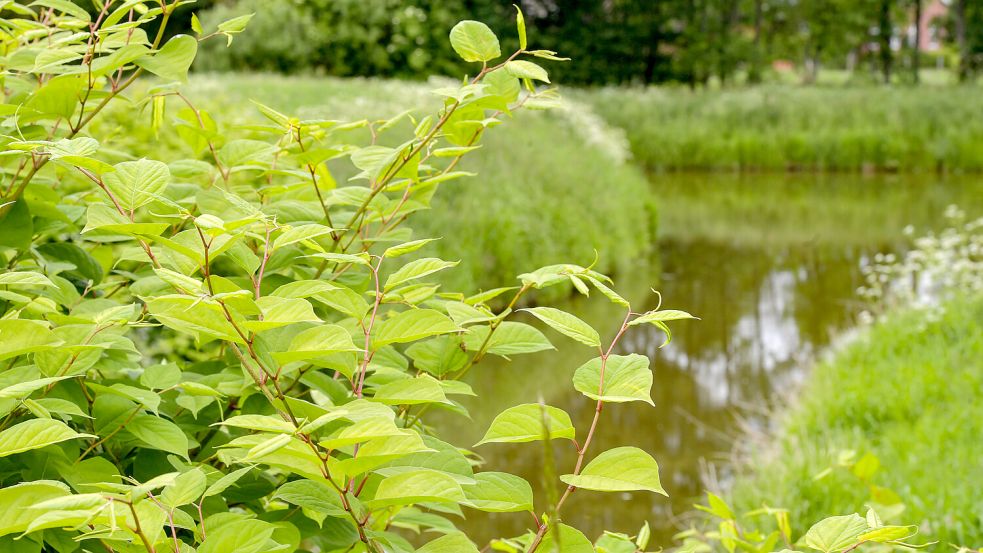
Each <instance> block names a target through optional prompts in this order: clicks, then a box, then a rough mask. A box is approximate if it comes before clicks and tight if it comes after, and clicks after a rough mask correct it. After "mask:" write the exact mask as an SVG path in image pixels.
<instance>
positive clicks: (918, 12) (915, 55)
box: [911, 0, 922, 84]
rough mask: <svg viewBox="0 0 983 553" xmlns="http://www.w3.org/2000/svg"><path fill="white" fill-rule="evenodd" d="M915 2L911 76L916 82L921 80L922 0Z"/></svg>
mask: <svg viewBox="0 0 983 553" xmlns="http://www.w3.org/2000/svg"><path fill="white" fill-rule="evenodd" d="M914 2H915V44H914V48H913V49H912V51H911V77H912V79H913V80H914V82H915V84H918V82H919V81H920V80H921V76H920V74H919V71H920V70H921V65H922V0H914Z"/></svg>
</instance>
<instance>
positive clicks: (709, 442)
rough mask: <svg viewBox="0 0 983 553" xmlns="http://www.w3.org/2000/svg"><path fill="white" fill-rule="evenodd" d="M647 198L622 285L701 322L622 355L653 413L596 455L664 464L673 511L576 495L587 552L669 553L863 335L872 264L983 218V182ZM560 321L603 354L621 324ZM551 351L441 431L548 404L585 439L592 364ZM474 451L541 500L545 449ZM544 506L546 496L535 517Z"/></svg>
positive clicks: (635, 414) (569, 517) (628, 408)
mask: <svg viewBox="0 0 983 553" xmlns="http://www.w3.org/2000/svg"><path fill="white" fill-rule="evenodd" d="M652 193H653V194H655V195H656V196H657V198H658V200H659V204H660V212H661V214H660V240H659V243H658V244H657V245H656V246H655V247H654V248H653V249H654V253H653V255H652V258H651V259H644V260H635V261H633V262H632V264H631V266H630V267H629V268H627V269H626V270H623V271H622V273H621V274H620V275H618V276H617V277H616V284H617V285H618V288H619V289H620V290H624V291H626V292H627V296H628V297H629V298H630V299H631V300H632V301H633V304H634V305H635V306H636V309H637V308H638V307H646V308H653V307H654V305H652V301H654V299H653V298H651V294H646V292H647V289H648V287H649V286H653V287H655V288H656V289H658V290H660V291H661V292H662V295H663V297H664V299H665V301H664V304H663V307H664V308H666V307H667V308H678V309H685V310H687V311H689V312H691V313H693V314H695V315H697V316H699V317H701V319H702V320H701V321H699V322H683V323H680V324H677V325H676V326H675V333H674V337H673V341H672V343H671V344H670V345H669V346H667V347H665V348H663V349H659V348H658V346H659V344H661V343H662V336H661V335H660V334H658V333H656V332H648V331H646V330H639V331H635V333H633V334H628V336H627V338H626V339H625V340H624V341H623V344H622V346H621V348H620V349H621V350H622V351H621V352H622V353H624V352H629V351H632V352H639V353H644V354H647V355H648V356H650V357H651V359H652V366H653V368H654V371H655V384H654V387H653V391H652V397H653V400H654V401H655V405H656V406H655V408H652V407H650V406H648V405H645V404H641V403H629V404H614V405H610V406H608V407H607V408H606V409H605V410H604V412H603V413H602V416H601V421H600V425H599V427H598V435H597V439H596V440H595V442H594V444H593V445H592V447H591V452H592V453H594V454H596V453H598V452H600V451H603V450H605V449H608V448H611V447H616V446H621V445H637V446H639V447H642V448H643V449H645V450H647V451H648V452H650V453H651V454H652V455H653V456H655V458H656V459H657V460H658V461H659V464H660V473H661V478H662V483H663V486H664V487H665V489H666V490H667V491H668V492H669V494H670V497H671V499H666V498H664V497H662V496H658V495H654V494H648V493H625V494H602V493H599V492H591V491H583V490H581V491H577V492H576V493H574V494H573V495H572V496H571V498H570V500H569V501H568V502H567V503H566V505H565V506H564V509H563V512H562V513H561V514H562V517H563V519H564V520H565V521H567V522H568V523H571V524H574V525H576V526H577V527H579V528H581V529H583V530H584V531H585V532H586V533H587V535H588V536H590V537H592V538H594V537H596V536H597V535H599V533H600V532H601V531H602V530H604V529H608V530H613V531H621V532H626V533H631V534H634V533H635V532H636V531H637V529H638V528H639V526H640V525H641V524H642V522H643V521H646V520H647V521H648V522H649V524H651V525H652V527H653V534H654V538H653V543H654V544H655V545H662V546H667V545H669V538H670V536H671V535H672V534H673V533H674V532H675V531H677V530H678V529H680V528H684V527H685V526H686V525H687V522H686V519H687V517H688V516H690V513H689V511H690V510H691V506H692V503H693V499H694V497H695V496H697V495H699V494H700V493H701V490H702V489H704V488H705V485H706V482H708V481H709V482H710V483H713V482H720V483H723V484H724V485H726V482H727V479H728V468H727V467H728V462H727V460H728V458H729V455H730V452H731V451H732V449H733V447H734V446H735V444H736V443H737V442H739V441H740V440H741V436H742V433H743V432H745V429H746V426H747V425H750V426H752V427H755V428H765V427H768V426H769V425H772V424H773V423H774V421H773V420H771V419H769V417H768V416H767V414H766V413H768V412H769V411H770V410H773V409H775V408H780V407H781V406H783V405H785V404H787V403H788V402H789V401H790V400H794V392H795V390H796V389H797V387H798V385H799V384H800V383H801V382H802V381H803V379H804V378H805V377H806V376H807V374H808V370H809V367H810V365H811V363H812V362H813V360H814V359H815V358H816V356H817V355H819V354H821V353H822V352H823V351H824V350H825V349H827V348H828V347H829V346H830V344H831V343H832V342H833V341H834V340H835V339H836V338H837V337H838V336H840V335H842V334H843V333H844V332H845V331H847V330H849V329H850V328H851V327H852V326H853V325H854V324H855V317H856V314H857V313H858V311H859V310H860V308H861V305H860V304H859V302H858V300H857V299H856V298H855V290H856V289H857V287H858V286H859V285H860V284H861V280H862V275H861V271H860V267H861V265H862V264H863V263H864V262H865V260H867V259H869V258H870V257H871V256H873V255H874V254H875V253H878V252H884V253H887V252H899V251H902V250H903V249H904V247H905V243H906V241H905V239H904V238H903V232H902V230H903V228H904V227H905V226H906V225H909V224H910V225H913V226H914V227H915V229H916V231H925V230H928V229H932V228H937V227H938V226H939V225H940V224H942V213H943V211H944V210H945V208H946V206H947V205H950V204H957V205H960V206H961V207H963V208H964V209H966V210H967V211H968V212H970V213H971V214H980V213H983V179H981V178H977V177H948V178H940V177H934V176H917V177H916V176H904V177H902V176H880V177H876V178H875V177H863V176H855V175H849V176H823V177H817V176H805V175H782V176H768V175H757V176H756V175H751V176H735V175H709V176H708V175H654V176H653V177H652ZM585 224H589V221H586V222H585ZM601 253H602V255H604V254H605V252H601ZM559 307H565V308H567V309H570V310H572V311H574V312H576V313H578V314H579V315H580V316H582V317H583V318H584V319H586V320H587V321H588V322H590V323H592V324H593V325H594V326H595V328H599V329H603V330H602V334H607V336H608V338H610V336H611V335H612V334H613V333H614V331H616V329H617V327H618V325H620V322H621V317H622V316H623V313H621V312H619V310H618V309H615V308H613V307H611V305H610V304H608V303H606V302H605V300H604V299H603V298H601V297H596V298H591V299H589V300H584V299H582V298H574V299H572V300H570V301H569V302H568V304H567V305H565V306H559ZM604 330H606V332H605V331H604ZM549 335H550V337H551V339H553V341H554V342H555V343H556V344H558V345H559V346H560V351H558V352H549V353H544V354H537V355H533V356H525V357H519V358H516V359H515V360H513V361H512V362H492V363H483V364H482V365H481V366H480V367H479V368H478V369H477V370H475V371H472V374H471V375H470V376H469V378H470V381H471V384H472V385H473V386H474V388H475V390H476V391H477V392H478V393H479V395H480V399H477V398H476V399H472V400H471V401H466V402H465V405H466V407H467V408H468V409H469V410H470V412H471V415H472V420H464V419H462V418H459V417H457V418H450V417H448V418H446V419H441V420H440V421H438V426H441V427H443V428H445V429H447V430H449V431H450V435H451V436H452V437H453V438H454V439H453V442H454V443H458V444H467V443H475V442H476V441H478V439H480V437H481V435H482V434H483V433H484V431H485V429H486V428H487V427H488V424H489V422H490V421H491V419H492V418H493V417H494V416H495V415H496V414H497V413H498V412H499V411H500V410H501V409H502V408H504V407H506V406H511V405H517V404H519V403H526V402H535V401H537V400H538V399H540V398H542V399H543V400H544V401H546V402H547V403H548V404H550V405H554V406H557V407H561V408H563V409H565V410H567V412H569V413H570V415H571V417H572V418H573V421H574V423H575V425H576V427H577V428H578V438H580V439H583V436H584V434H585V433H586V429H587V427H588V426H589V424H590V420H591V418H592V416H593V409H594V404H593V402H591V401H589V400H587V399H586V398H584V397H583V396H581V395H580V394H579V393H578V392H576V391H574V390H573V387H572V385H571V383H570V378H571V375H572V373H573V371H574V369H576V367H578V366H579V365H580V364H581V363H582V362H584V361H586V360H587V359H589V358H591V357H592V356H594V353H593V352H592V351H590V350H589V348H586V347H582V346H579V345H578V344H575V343H573V342H571V341H567V340H566V339H565V338H563V337H561V336H558V335H556V334H555V333H550V334H549ZM554 449H555V454H556V460H557V465H558V466H557V468H556V472H558V473H559V474H563V473H568V472H570V471H571V468H572V466H573V461H574V448H573V446H572V445H570V444H569V442H565V441H559V440H557V441H555V442H554ZM476 451H477V452H478V453H479V454H480V455H481V456H482V457H483V458H484V459H485V461H486V464H485V465H484V466H483V467H482V469H483V470H504V471H509V472H513V473H516V474H520V475H522V476H524V477H525V478H527V479H528V480H529V481H530V482H531V483H532V484H533V487H534V488H538V489H539V490H540V491H541V490H542V489H543V485H542V482H543V477H542V474H543V473H544V467H543V458H544V454H543V453H544V451H543V446H542V444H538V443H530V444H515V445H506V444H488V445H483V446H480V447H478V448H476ZM590 457H591V454H590V453H589V454H588V458H590ZM559 491H560V492H562V489H560V490H559ZM545 500H546V495H545V494H544V493H538V495H537V508H538V509H539V510H540V511H543V510H545V505H546V502H545ZM466 514H469V515H470V519H471V520H469V521H467V522H466V523H465V526H467V527H468V528H469V532H470V533H472V537H474V538H476V539H478V540H485V539H488V538H491V537H494V536H511V535H518V534H520V533H522V532H523V531H525V529H527V528H529V527H530V525H531V524H532V518H531V517H530V516H529V515H528V514H523V513H511V514H504V515H495V516H486V515H484V514H480V513H473V512H471V513H466ZM479 543H483V541H479Z"/></svg>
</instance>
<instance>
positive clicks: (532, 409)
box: [475, 403, 575, 446]
mask: <svg viewBox="0 0 983 553" xmlns="http://www.w3.org/2000/svg"><path fill="white" fill-rule="evenodd" d="M544 411H545V416H544ZM544 419H546V421H547V424H548V426H549V429H547V428H544ZM547 430H548V432H547ZM574 435H575V430H574V428H573V423H572V422H570V415H568V414H567V413H566V411H564V410H562V409H559V408H557V407H551V406H549V405H540V404H538V403H524V404H522V405H516V406H515V407H509V408H508V409H506V410H505V411H502V412H501V413H499V415H498V416H497V417H495V419H494V420H493V421H492V423H491V426H490V427H489V428H488V431H487V432H485V436H484V437H483V438H481V441H480V442H478V443H477V444H475V445H476V446H477V445H481V444H486V443H492V442H505V443H520V442H533V441H537V440H542V439H543V438H544V437H548V438H549V439H551V440H555V439H557V438H567V439H571V440H572V439H573V438H574Z"/></svg>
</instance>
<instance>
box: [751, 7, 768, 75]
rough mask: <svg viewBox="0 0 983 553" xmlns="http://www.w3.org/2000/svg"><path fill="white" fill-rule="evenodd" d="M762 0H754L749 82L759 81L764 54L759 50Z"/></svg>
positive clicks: (762, 15)
mask: <svg viewBox="0 0 983 553" xmlns="http://www.w3.org/2000/svg"><path fill="white" fill-rule="evenodd" d="M763 3H764V2H763V0H754V43H753V46H752V52H751V56H752V57H751V69H750V70H749V71H748V75H747V80H748V82H750V83H760V82H761V72H762V64H763V63H764V55H763V52H762V51H761V27H762V26H763V24H762V23H763V19H764V6H763Z"/></svg>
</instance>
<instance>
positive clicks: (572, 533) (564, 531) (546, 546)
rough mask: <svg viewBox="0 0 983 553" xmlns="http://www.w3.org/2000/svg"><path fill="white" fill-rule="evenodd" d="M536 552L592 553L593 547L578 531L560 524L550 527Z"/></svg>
mask: <svg viewBox="0 0 983 553" xmlns="http://www.w3.org/2000/svg"><path fill="white" fill-rule="evenodd" d="M537 551H542V552H543V553H594V546H593V544H591V542H590V540H589V539H587V536H585V535H584V534H583V533H582V532H581V531H580V530H577V529H576V528H573V527H571V526H567V525H566V524H560V525H558V526H554V525H551V526H550V529H549V531H547V532H546V535H545V536H543V541H542V542H541V543H540V544H539V548H538V549H537Z"/></svg>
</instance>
